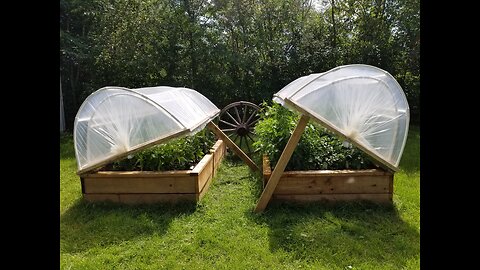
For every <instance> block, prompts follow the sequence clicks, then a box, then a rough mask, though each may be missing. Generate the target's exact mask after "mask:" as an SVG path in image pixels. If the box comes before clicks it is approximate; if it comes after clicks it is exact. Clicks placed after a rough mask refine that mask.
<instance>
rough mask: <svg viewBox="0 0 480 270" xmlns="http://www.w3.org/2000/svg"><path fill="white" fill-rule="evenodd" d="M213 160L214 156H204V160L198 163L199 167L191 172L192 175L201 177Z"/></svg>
mask: <svg viewBox="0 0 480 270" xmlns="http://www.w3.org/2000/svg"><path fill="white" fill-rule="evenodd" d="M212 158H213V155H212V154H206V155H205V156H203V158H202V159H201V160H200V161H199V162H198V163H197V165H195V167H194V168H193V170H191V171H190V175H199V174H200V173H201V172H202V171H203V170H204V168H205V166H207V164H208V163H209V162H210V161H211V159H212Z"/></svg>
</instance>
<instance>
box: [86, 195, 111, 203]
mask: <svg viewBox="0 0 480 270" xmlns="http://www.w3.org/2000/svg"><path fill="white" fill-rule="evenodd" d="M83 199H84V200H86V201H87V202H116V203H118V202H120V197H119V196H118V194H83Z"/></svg>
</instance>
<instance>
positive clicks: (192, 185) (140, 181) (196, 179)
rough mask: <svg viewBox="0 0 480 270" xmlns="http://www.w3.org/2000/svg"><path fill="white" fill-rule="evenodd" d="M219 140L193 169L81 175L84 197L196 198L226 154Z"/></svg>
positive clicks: (94, 199)
mask: <svg viewBox="0 0 480 270" xmlns="http://www.w3.org/2000/svg"><path fill="white" fill-rule="evenodd" d="M225 151H226V147H225V144H224V143H223V141H222V140H218V141H217V142H216V143H215V144H214V145H213V147H212V149H211V150H210V154H207V155H205V156H204V157H203V158H202V160H200V162H199V163H198V164H197V165H196V166H195V167H194V168H193V170H178V171H162V172H151V171H128V172H120V171H99V172H95V173H88V174H83V175H81V176H80V179H81V184H82V193H83V198H84V199H85V200H86V201H90V202H99V201H113V202H120V203H127V204H137V203H156V202H179V201H194V202H196V201H199V200H200V199H201V198H202V197H203V196H204V195H205V193H206V192H207V190H208V188H209V186H210V183H211V182H212V178H213V177H214V176H215V174H216V171H217V168H218V166H219V165H220V162H221V161H222V159H223V157H224V155H225Z"/></svg>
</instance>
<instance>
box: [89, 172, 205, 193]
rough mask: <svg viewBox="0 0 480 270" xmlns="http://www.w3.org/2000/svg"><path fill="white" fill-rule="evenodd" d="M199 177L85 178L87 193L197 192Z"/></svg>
mask: <svg viewBox="0 0 480 270" xmlns="http://www.w3.org/2000/svg"><path fill="white" fill-rule="evenodd" d="M196 183H197V177H195V176H181V177H162V178H145V177H139V178H135V177H129V178H116V177H112V178H108V177H101V178H90V177H85V178H84V185H85V193H195V191H196V189H195V188H196Z"/></svg>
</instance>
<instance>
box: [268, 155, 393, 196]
mask: <svg viewBox="0 0 480 270" xmlns="http://www.w3.org/2000/svg"><path fill="white" fill-rule="evenodd" d="M262 171H263V184H264V187H265V185H266V184H267V182H268V179H269V178H270V175H271V173H272V168H271V167H270V161H269V160H268V157H267V155H264V156H263V170H262ZM392 195H393V174H392V173H390V172H387V171H384V170H381V169H367V170H307V171H285V172H284V173H283V174H282V176H281V177H280V180H279V182H278V185H277V186H276V188H275V191H274V192H273V195H272V200H273V201H293V202H312V201H331V202H336V201H356V200H368V201H373V202H377V203H389V202H391V201H392Z"/></svg>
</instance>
